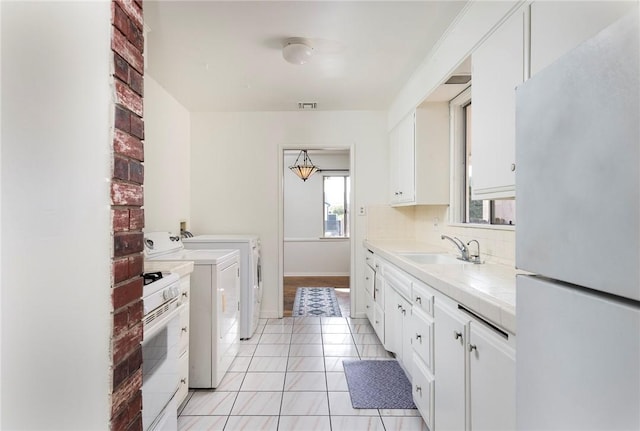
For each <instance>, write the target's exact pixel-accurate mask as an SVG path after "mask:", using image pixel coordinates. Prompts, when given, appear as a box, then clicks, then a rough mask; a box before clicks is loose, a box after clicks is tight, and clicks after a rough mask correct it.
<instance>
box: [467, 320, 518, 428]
mask: <svg viewBox="0 0 640 431" xmlns="http://www.w3.org/2000/svg"><path fill="white" fill-rule="evenodd" d="M469 329H470V330H469V345H468V353H469V377H470V381H469V392H470V397H469V398H470V403H469V405H470V413H471V429H472V430H474V431H499V430H504V431H508V430H515V429H516V357H515V349H513V347H511V346H510V345H509V343H508V340H507V339H506V338H503V337H502V336H501V335H499V334H498V333H496V332H494V331H493V330H491V329H488V328H485V327H484V326H483V325H482V323H478V322H475V321H472V322H471V323H470V324H469Z"/></svg>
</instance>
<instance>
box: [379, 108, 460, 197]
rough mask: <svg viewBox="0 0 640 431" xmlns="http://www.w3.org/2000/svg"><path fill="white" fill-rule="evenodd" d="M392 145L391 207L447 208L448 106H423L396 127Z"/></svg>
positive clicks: (390, 152) (393, 132) (391, 135)
mask: <svg viewBox="0 0 640 431" xmlns="http://www.w3.org/2000/svg"><path fill="white" fill-rule="evenodd" d="M389 145H390V148H389V150H390V151H389V154H390V164H391V165H390V172H391V178H390V191H391V196H390V201H391V205H393V206H401V205H448V204H449V107H448V104H447V103H435V102H434V103H425V104H423V105H421V106H420V107H419V108H418V109H416V110H415V111H414V112H411V113H410V114H409V115H407V116H406V117H404V118H403V119H402V120H401V121H400V123H398V125H396V127H394V128H393V130H392V131H391V134H390V139H389Z"/></svg>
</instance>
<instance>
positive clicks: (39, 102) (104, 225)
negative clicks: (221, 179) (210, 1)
mask: <svg viewBox="0 0 640 431" xmlns="http://www.w3.org/2000/svg"><path fill="white" fill-rule="evenodd" d="M0 8H1V10H2V13H1V17H2V22H1V29H2V30H1V31H2V33H1V39H2V92H1V94H2V96H1V97H2V108H3V109H2V126H1V129H2V312H1V319H2V369H1V376H0V381H1V382H2V389H1V390H2V406H1V407H2V408H1V410H2V423H1V424H0V428H2V429H12V430H13V429H65V430H72V429H82V430H87V429H108V424H109V418H110V413H111V402H110V399H109V393H110V391H111V381H110V378H111V372H110V364H111V352H110V337H111V325H112V323H111V290H110V286H111V252H110V250H111V248H112V238H111V235H110V226H111V221H110V207H109V201H110V196H109V179H110V177H111V168H110V163H111V159H112V156H111V147H112V144H111V141H112V131H111V127H112V126H113V124H114V120H113V109H114V108H113V106H114V105H113V103H114V98H113V92H114V90H113V88H112V87H111V85H110V81H111V79H110V78H109V76H110V75H111V73H112V68H111V62H112V58H113V54H112V51H111V49H110V47H111V25H110V23H111V4H110V2H108V1H100V2H67V3H62V2H55V3H52V2H1V3H0Z"/></svg>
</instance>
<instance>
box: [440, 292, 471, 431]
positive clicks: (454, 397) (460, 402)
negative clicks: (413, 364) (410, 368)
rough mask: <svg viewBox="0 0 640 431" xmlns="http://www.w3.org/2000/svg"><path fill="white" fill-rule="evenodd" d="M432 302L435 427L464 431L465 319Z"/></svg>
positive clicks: (444, 429) (454, 311)
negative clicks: (433, 319)
mask: <svg viewBox="0 0 640 431" xmlns="http://www.w3.org/2000/svg"><path fill="white" fill-rule="evenodd" d="M439 299H440V298H436V301H435V310H434V312H435V314H434V317H435V324H434V326H435V330H434V346H433V348H434V371H435V377H436V387H435V392H436V395H435V428H436V429H437V430H439V431H448V430H451V431H454V430H455V431H461V430H465V429H466V425H465V423H466V421H465V419H466V411H465V407H466V402H465V374H466V373H465V369H466V354H465V340H466V339H467V320H466V319H463V318H462V317H461V316H460V315H459V314H458V312H457V310H453V309H449V308H448V307H445V306H443V304H442V301H440V300H439Z"/></svg>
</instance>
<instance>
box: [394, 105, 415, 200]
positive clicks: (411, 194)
mask: <svg viewBox="0 0 640 431" xmlns="http://www.w3.org/2000/svg"><path fill="white" fill-rule="evenodd" d="M389 150H390V151H389V156H390V163H391V166H390V172H391V178H390V180H391V182H390V187H391V189H390V190H391V203H392V204H398V205H403V204H409V203H412V202H414V201H415V113H414V112H412V113H410V114H409V115H407V116H406V117H405V118H403V119H402V120H401V121H400V123H398V125H397V126H396V127H395V128H394V129H393V130H392V132H391V139H390V149H389Z"/></svg>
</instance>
